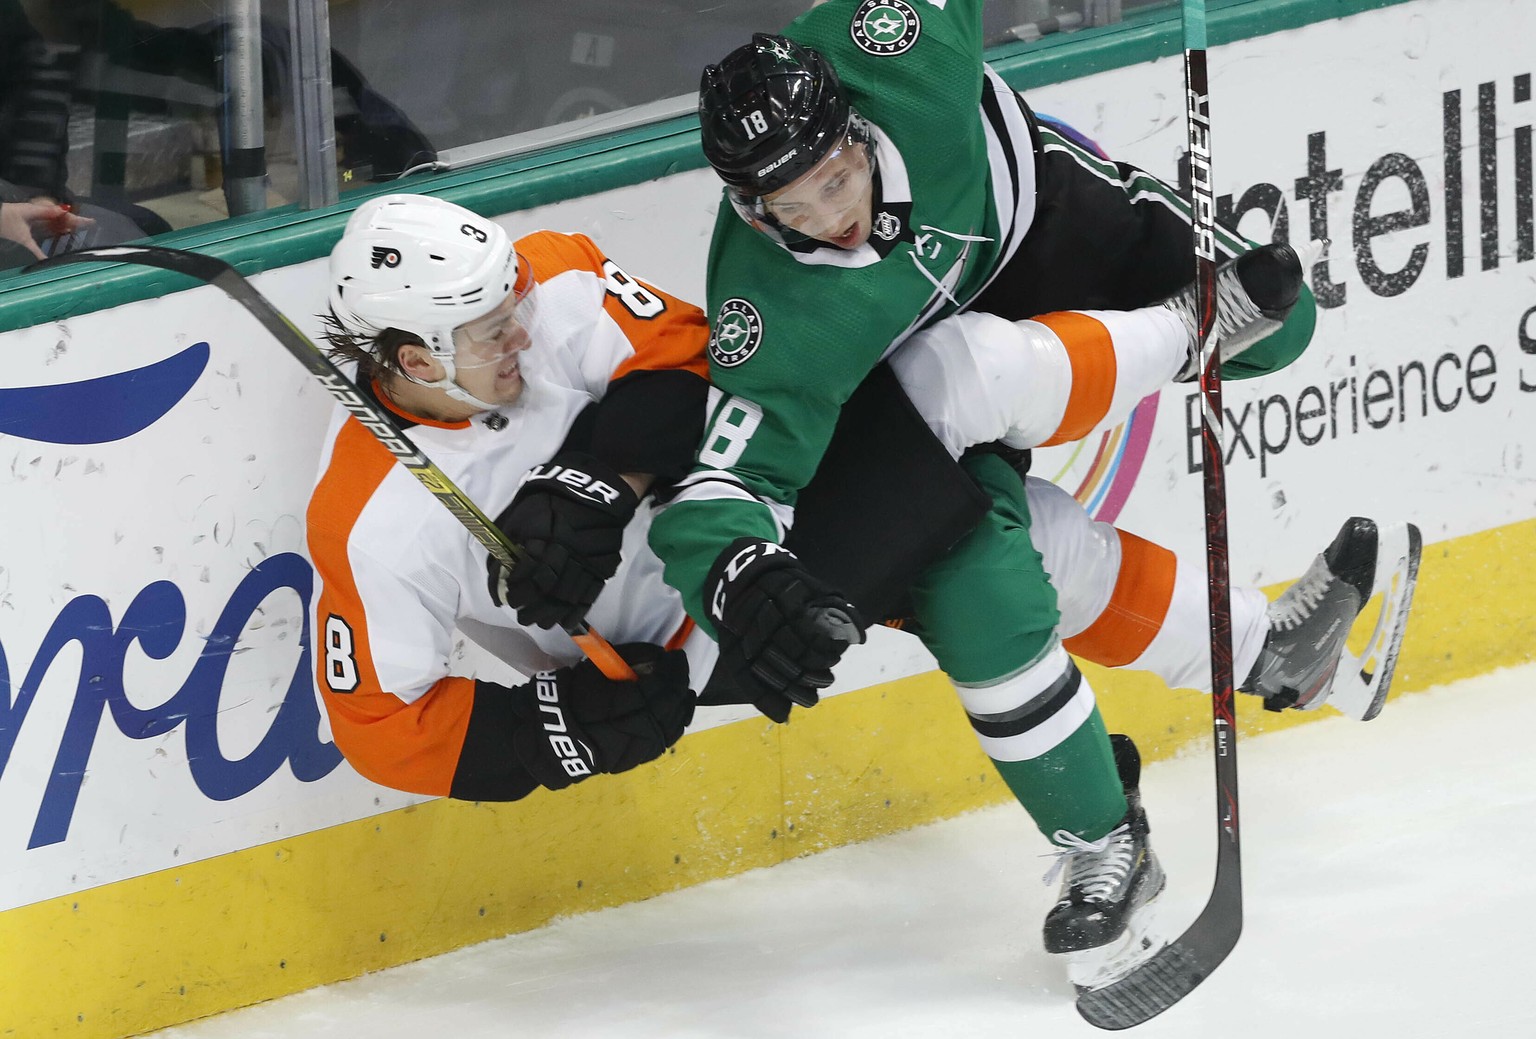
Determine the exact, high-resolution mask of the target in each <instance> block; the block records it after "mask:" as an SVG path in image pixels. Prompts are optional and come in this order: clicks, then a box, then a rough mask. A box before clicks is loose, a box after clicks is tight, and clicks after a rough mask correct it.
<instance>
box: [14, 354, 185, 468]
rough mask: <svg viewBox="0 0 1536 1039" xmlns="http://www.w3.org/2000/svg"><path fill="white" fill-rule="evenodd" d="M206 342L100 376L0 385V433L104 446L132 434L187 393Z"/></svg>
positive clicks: (46, 441) (45, 441)
mask: <svg viewBox="0 0 1536 1039" xmlns="http://www.w3.org/2000/svg"><path fill="white" fill-rule="evenodd" d="M208 354H209V351H208V344H207V343H194V344H192V345H191V346H189V347H187V348H186V349H185V350H183V351H181V353H179V354H174V355H173V356H171V357H167V358H166V359H165V360H163V361H156V362H155V363H154V364H151V365H146V366H145V367H143V368H135V369H133V370H131V371H126V372H118V373H117V374H115V375H104V376H102V377H101V378H99V379H86V380H84V381H82V382H70V383H64V384H62V385H58V386H22V387H16V388H12V389H5V388H0V435H9V436H14V437H23V438H25V439H27V440H39V441H42V442H44V443H49V444H106V443H110V442H111V441H113V440H123V439H126V438H127V437H131V436H133V435H134V434H135V433H137V432H139V430H141V429H144V428H145V427H147V426H149V425H150V424H152V423H154V422H155V421H156V420H158V419H159V418H160V417H161V416H162V415H164V414H165V413H166V412H168V411H170V410H171V409H172V408H174V407H175V406H176V403H177V401H179V400H181V398H183V397H185V396H186V395H187V391H188V390H190V389H191V388H192V384H193V383H195V382H197V379H198V377H199V376H200V375H202V374H203V369H204V368H206V367H208Z"/></svg>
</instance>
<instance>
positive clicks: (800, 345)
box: [651, 0, 1035, 631]
mask: <svg viewBox="0 0 1536 1039" xmlns="http://www.w3.org/2000/svg"><path fill="white" fill-rule="evenodd" d="M981 9H982V3H981V0H862V2H861V0H831V2H829V3H826V4H823V5H821V6H820V7H817V8H814V9H813V10H811V11H809V12H807V13H806V14H804V15H802V16H801V17H800V18H799V19H797V20H796V21H795V22H794V23H792V24H791V25H790V27H789V28H788V29H786V30H785V35H788V36H790V37H792V38H794V39H796V40H797V41H799V42H800V43H802V44H804V45H807V46H810V47H813V48H815V49H816V50H818V51H820V52H821V53H822V54H823V55H824V56H825V57H826V58H827V59H828V60H829V61H830V62H831V63H832V65H833V67H834V68H836V69H837V71H838V75H839V77H840V78H841V80H842V82H843V86H844V89H845V90H846V91H847V93H848V95H849V100H850V102H851V103H852V105H853V107H854V108H855V109H856V110H857V111H858V113H859V114H860V115H862V116H863V117H864V118H865V119H867V120H869V122H870V123H872V124H873V127H874V139H875V148H876V154H877V163H878V179H877V181H876V198H875V207H874V220H873V226H874V233H873V234H872V235H871V236H870V240H869V242H868V243H866V244H865V245H863V246H861V247H860V248H859V249H857V250H853V251H845V250H841V249H838V248H836V247H834V246H830V245H822V244H819V243H815V242H810V243H805V244H802V245H797V246H785V245H784V244H782V243H780V242H778V241H776V240H774V239H772V238H770V237H769V236H768V235H766V234H764V233H762V232H761V231H758V230H754V229H753V228H752V227H750V226H748V225H747V224H746V223H745V222H744V221H742V220H741V219H740V218H739V217H738V216H737V215H736V213H735V212H734V211H733V210H732V208H731V207H730V205H729V204H728V203H722V204H721V206H720V212H719V215H718V217H717V220H716V224H715V230H714V238H713V241H712V244H711V248H710V256H709V267H708V280H709V289H708V292H709V310H710V312H711V313H713V314H714V315H715V320H714V334H713V336H712V338H711V341H710V374H711V379H712V381H713V383H714V385H715V392H714V393H713V394H712V396H711V403H710V410H709V415H708V419H707V426H706V429H707V432H706V435H705V439H704V442H703V444H702V446H701V449H700V452H699V456H698V465H697V467H696V468H695V470H694V471H693V473H692V474H690V476H689V477H688V478H687V479H686V480H685V481H684V482H683V484H682V486H681V489H680V492H679V494H678V496H677V498H676V499H675V501H674V503H673V504H672V505H671V506H670V507H669V508H668V509H667V510H666V511H665V512H663V513H662V515H661V516H660V517H658V519H657V522H656V524H655V526H654V527H653V529H652V536H651V543H652V546H653V547H654V548H655V550H656V552H657V554H658V555H659V556H661V558H662V559H663V560H664V561H665V562H666V563H667V579H668V582H669V583H670V584H672V585H673V586H674V587H675V588H678V589H679V590H680V591H681V592H682V594H683V597H684V601H685V603H686V604H687V606H688V609H689V612H690V613H691V614H693V616H694V617H695V618H696V619H698V620H700V621H701V622H702V623H704V624H705V625H706V627H707V628H708V629H709V630H711V631H713V625H712V623H711V622H712V618H709V617H708V616H707V614H706V613H705V611H704V610H703V608H702V607H703V603H702V600H701V596H702V593H703V583H704V579H705V576H706V574H707V572H708V570H709V567H710V565H711V564H712V563H713V562H714V560H715V557H716V556H717V555H718V554H719V552H720V551H721V550H722V549H723V548H724V547H725V546H726V545H728V544H729V543H730V542H731V541H732V540H734V539H735V538H737V537H742V536H753V537H762V538H766V539H769V540H772V541H782V540H783V537H784V534H785V532H786V528H787V526H788V524H789V523H790V522H792V518H793V506H794V502H795V496H796V494H797V492H798V491H799V490H800V489H801V488H802V487H804V486H805V485H806V484H807V483H808V482H809V481H810V479H811V476H812V475H813V474H814V472H815V470H816V466H817V464H818V462H819V461H820V459H821V457H822V455H823V453H824V451H825V450H826V447H827V443H828V441H829V440H830V438H831V435H832V431H833V428H834V426H835V424H836V421H837V417H838V413H839V410H840V409H841V408H842V405H843V403H844V402H845V401H846V400H847V399H848V397H849V395H850V394H852V393H853V391H854V389H855V388H856V387H857V386H858V385H859V383H860V382H861V381H862V380H863V379H864V378H865V376H867V375H868V374H869V372H870V370H871V369H872V368H873V367H874V366H875V365H876V364H877V363H878V362H879V361H880V359H881V358H882V357H883V356H885V355H886V354H887V353H888V352H889V351H890V350H892V349H893V348H894V347H895V346H896V345H898V344H899V343H900V342H902V340H903V339H905V338H906V337H907V336H908V335H909V334H911V333H912V332H914V331H916V330H918V329H920V328H924V327H927V326H928V325H930V324H932V323H933V322H935V321H937V320H939V319H941V318H944V317H946V316H948V315H950V314H953V313H955V311H956V310H957V309H959V307H960V306H961V305H963V304H965V303H968V302H969V301H970V300H972V299H973V298H974V297H975V296H976V295H977V294H978V293H979V292H980V291H981V289H982V288H983V287H984V286H985V285H986V283H987V282H988V280H989V279H990V278H991V276H992V274H993V273H994V272H995V271H996V270H997V269H998V267H999V266H1001V264H1002V263H1004V262H1005V261H1006V259H1007V258H1008V257H1009V256H1010V255H1011V254H1012V251H1013V249H1014V248H1015V247H1016V245H1017V242H1018V240H1019V238H1020V237H1022V236H1023V234H1024V232H1025V231H1027V230H1028V225H1029V221H1030V219H1031V218H1032V215H1033V208H1034V169H1035V166H1034V162H1035V159H1034V152H1035V146H1034V142H1033V140H1032V138H1033V130H1032V118H1031V117H1030V116H1029V115H1028V113H1027V110H1026V109H1025V108H1024V106H1023V104H1022V102H1021V101H1020V99H1019V98H1018V96H1017V95H1016V94H1014V93H1013V91H1011V90H1010V89H1009V88H1008V87H1007V85H1006V84H1004V83H1003V82H1002V80H1001V79H999V78H998V77H997V76H996V75H995V74H993V73H991V72H990V70H987V69H985V67H984V66H983V64H982V60H981V51H982V32H981Z"/></svg>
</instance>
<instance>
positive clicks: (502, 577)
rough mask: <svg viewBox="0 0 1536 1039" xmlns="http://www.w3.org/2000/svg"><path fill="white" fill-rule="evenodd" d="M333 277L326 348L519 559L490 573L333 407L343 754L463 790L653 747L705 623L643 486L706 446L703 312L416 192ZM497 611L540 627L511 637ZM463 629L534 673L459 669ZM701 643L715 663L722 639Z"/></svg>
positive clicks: (321, 535)
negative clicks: (570, 620) (613, 658)
mask: <svg viewBox="0 0 1536 1039" xmlns="http://www.w3.org/2000/svg"><path fill="white" fill-rule="evenodd" d="M330 265H331V267H330V269H331V296H330V302H331V314H330V319H329V325H330V327H329V334H328V338H329V339H330V342H331V344H332V346H333V350H334V352H335V353H336V354H338V355H339V356H340V357H344V358H347V359H350V360H352V361H354V362H356V363H357V364H358V365H359V371H358V378H357V382H358V384H359V389H360V390H361V391H362V392H364V393H365V394H369V395H372V396H374V397H375V398H376V400H377V401H378V403H380V404H382V405H383V406H384V407H386V408H388V409H389V410H390V411H392V412H393V413H394V414H395V416H396V417H397V418H398V420H399V421H400V423H401V425H403V426H404V427H405V430H406V433H407V435H408V436H409V437H410V438H411V440H412V441H413V443H415V444H416V445H417V446H418V447H419V448H420V449H421V450H423V451H424V452H426V453H427V454H428V456H429V457H430V458H431V459H432V460H433V462H434V463H435V464H436V465H437V466H438V467H439V468H441V469H442V470H443V472H444V473H445V474H446V475H447V476H448V477H449V478H450V479H451V480H452V481H453V482H454V483H455V484H456V485H457V486H458V487H459V488H461V489H462V490H463V491H464V492H465V493H466V494H468V495H469V496H470V498H471V499H472V500H474V501H475V502H476V503H478V504H479V505H481V506H482V507H483V508H484V510H485V511H486V512H487V514H488V515H492V516H496V517H497V523H498V524H499V525H500V526H501V527H502V528H503V529H504V530H506V531H507V533H508V535H509V536H510V537H511V538H512V539H513V540H514V543H520V544H523V545H524V546H525V547H527V548H528V549H530V559H529V561H528V565H525V566H519V567H518V569H517V571H515V572H514V573H511V574H508V573H505V572H502V571H500V568H496V569H495V570H493V575H494V576H493V578H492V580H491V581H490V582H489V583H488V580H487V556H486V552H485V550H484V548H483V547H481V546H480V545H479V544H478V543H477V542H475V541H474V539H473V538H472V537H471V536H470V535H469V533H468V532H467V531H466V530H465V529H464V528H463V527H462V526H461V525H460V524H459V523H458V521H457V520H456V519H454V517H453V516H452V515H451V514H450V513H448V511H447V510H445V509H443V508H442V507H441V505H440V504H439V503H438V502H437V501H436V500H435V499H434V498H433V496H432V495H431V494H430V493H428V492H427V491H426V490H425V489H424V488H423V487H422V486H421V485H420V484H419V483H418V482H417V481H416V480H415V479H414V478H412V477H411V476H410V475H409V474H408V473H407V472H406V471H405V470H404V469H403V468H402V467H400V466H398V465H397V464H395V462H394V459H393V456H392V455H391V454H390V453H389V452H388V451H387V450H385V449H384V447H383V446H382V445H381V444H380V443H379V442H378V441H377V440H376V439H375V437H374V436H373V434H371V433H370V432H368V431H367V430H366V429H365V428H363V426H362V425H361V424H360V423H359V422H358V421H357V420H356V419H355V418H351V417H348V416H346V415H345V414H344V413H342V412H340V411H338V413H337V417H336V419H335V420H334V421H333V424H332V429H331V436H330V444H329V447H328V448H327V450H326V452H325V454H324V456H323V458H322V463H321V473H320V478H319V482H318V484H317V486H316V489H315V492H314V495H313V498H312V500H311V503H310V507H309V511H308V540H309V548H310V554H311V556H312V558H313V561H314V564H315V568H316V572H317V574H318V575H319V577H320V580H321V587H320V589H319V592H318V594H317V596H316V597H315V606H314V610H315V618H314V630H315V631H316V632H317V633H318V638H319V642H320V644H321V646H322V647H323V652H321V653H319V654H317V658H318V659H317V668H318V681H319V688H320V691H321V694H322V700H323V702H324V705H325V707H326V710H327V714H328V716H329V718H330V722H331V728H332V732H333V734H334V738H335V740H336V744H337V746H338V748H340V750H341V751H342V753H343V754H344V755H345V756H346V758H347V760H348V761H349V762H350V763H351V764H352V765H353V766H354V767H355V768H356V769H357V770H358V771H359V772H361V773H362V774H363V775H365V776H367V777H369V778H371V779H374V780H375V781H377V782H379V783H382V784H385V785H388V786H391V787H396V788H399V789H404V790H410V791H415V792H419V793H426V794H441V795H449V796H453V797H458V798H466V799H474V800H515V799H517V798H520V797H523V796H526V795H527V794H528V793H530V792H531V791H532V790H533V789H534V788H535V787H536V786H543V787H547V788H550V789H560V788H563V787H565V786H568V785H570V784H571V783H573V782H577V781H580V780H583V779H586V778H587V777H589V776H591V775H593V774H597V773H612V772H621V771H624V770H626V769H629V768H633V767H634V766H635V765H638V764H640V763H642V762H645V761H648V760H651V759H652V758H655V757H656V756H658V755H660V754H661V753H663V752H664V751H665V750H666V748H667V747H668V746H670V745H671V744H672V743H674V742H676V740H677V739H678V737H679V736H681V734H682V732H683V729H684V727H685V726H686V724H687V723H688V721H689V720H690V719H691V718H692V716H693V710H694V694H693V693H692V692H691V691H690V688H689V685H690V682H689V667H688V662H687V660H686V658H685V656H684V653H683V652H682V651H681V650H680V648H679V647H680V646H681V645H682V643H683V641H684V640H685V639H686V638H687V635H688V632H689V631H690V630H691V627H692V626H691V624H689V623H688V621H687V618H686V616H685V614H684V612H683V609H682V605H681V603H680V602H679V600H678V597H677V595H676V594H675V593H674V592H672V591H671V590H670V589H669V588H667V586H666V585H665V584H664V583H663V582H662V580H661V573H660V568H659V566H658V564H657V563H656V561H655V557H654V556H652V555H651V554H650V553H649V552H648V551H645V550H644V545H645V533H646V530H647V528H648V526H649V513H650V507H649V505H645V504H642V496H644V495H645V493H646V492H647V490H648V489H649V487H650V484H651V482H652V481H653V480H654V479H656V478H657V477H662V478H666V477H667V476H668V474H669V472H670V473H671V475H673V476H675V475H676V472H675V471H681V469H682V468H684V467H686V465H687V462H688V458H689V456H690V455H691V450H692V446H693V442H694V441H695V440H696V438H697V430H698V420H697V415H698V414H699V412H700V410H701V409H702V404H703V399H704V393H705V391H706V387H705V382H704V379H703V378H702V374H701V373H702V371H703V365H702V362H701V356H700V350H699V349H698V345H697V344H698V343H699V342H701V341H702V337H703V335H704V326H703V319H702V316H701V315H700V314H699V312H698V310H697V309H696V308H694V307H691V306H689V305H687V304H684V303H682V302H681V301H678V300H674V299H673V298H672V297H670V296H668V295H667V294H666V293H664V292H662V291H660V290H659V289H655V288H653V287H651V286H648V285H644V284H642V283H640V282H638V281H635V280H633V279H631V278H629V277H628V275H626V274H625V273H624V272H623V271H622V270H621V269H620V268H619V267H618V266H617V265H616V264H614V263H613V262H612V261H611V260H609V259H608V258H607V257H605V256H604V255H602V253H601V252H599V251H598V249H597V248H596V247H595V246H594V245H593V244H592V243H591V242H590V241H589V240H587V239H586V238H584V237H581V236H574V235H561V234H556V233H553V232H548V231H541V232H537V233H535V234H532V235H529V236H527V237H525V238H522V239H519V240H518V241H517V242H515V243H514V242H512V241H510V240H509V239H508V236H507V234H506V232H505V231H504V230H503V229H502V228H501V227H500V226H499V225H497V224H496V223H495V222H494V221H490V220H486V219H484V218H483V217H480V216H478V215H476V214H474V213H471V212H470V211H468V210H465V209H462V208H461V207H459V206H455V205H452V204H450V203H447V202H443V201H440V200H438V199H434V198H429V197H425V196H386V197H383V198H376V199H372V200H370V201H368V202H366V203H364V204H363V205H362V206H361V207H359V209H358V210H357V212H356V213H354V214H353V216H352V218H351V220H350V221H349V222H348V225H347V229H346V232H345V233H344V235H343V237H342V239H341V241H340V242H339V243H338V244H337V246H336V248H335V249H334V250H333V252H332V254H331V260H330ZM674 470H675V471H674ZM621 556H622V559H621ZM571 557H574V558H575V561H574V562H570V559H571ZM567 563H569V565H567ZM555 581H558V582H561V583H562V585H561V587H552V586H551V582H555ZM605 584H606V587H604V585H605ZM599 588H601V589H602V591H601V594H597V590H598V589H599ZM546 592H554V593H559V594H563V595H567V596H571V595H574V596H576V597H578V598H580V599H582V600H583V602H584V604H585V605H589V606H590V607H591V608H590V612H589V613H588V614H587V615H588V617H589V618H590V620H591V621H592V623H593V626H594V627H595V628H597V629H598V630H599V631H601V632H603V633H604V634H605V635H607V636H608V637H609V638H610V639H611V640H612V641H614V642H615V643H616V646H617V648H618V650H619V651H620V653H621V655H623V656H624V657H625V658H626V659H627V660H628V661H629V662H630V663H631V664H632V665H635V668H636V670H637V671H638V672H640V674H639V678H638V681H636V682H615V681H609V680H608V679H606V678H604V677H603V676H602V675H601V674H600V673H599V672H598V671H597V669H596V668H595V667H594V665H592V664H591V663H588V662H583V661H581V660H580V653H579V651H578V650H577V649H576V646H575V644H574V643H573V642H572V641H571V639H570V638H569V637H568V636H566V635H565V634H564V633H563V632H561V631H559V630H558V629H556V630H550V629H549V627H548V626H550V625H555V624H559V623H564V622H565V621H566V620H567V618H566V617H564V616H562V614H561V607H560V606H558V605H556V606H551V605H550V603H551V602H553V601H554V600H552V599H551V598H550V597H549V596H547V595H546V594H545V593H546ZM594 598H595V602H593V599H594ZM508 605H510V606H512V607H522V608H524V610H525V614H526V615H527V616H529V617H531V618H532V619H533V620H534V621H535V622H536V623H531V624H518V623H515V622H514V620H513V615H512V612H511V610H509V609H508ZM541 625H543V626H541ZM456 632H462V633H464V634H465V635H467V636H469V637H470V638H472V639H473V640H475V641H476V642H478V643H480V644H481V645H482V646H484V647H485V648H486V649H487V650H489V651H491V652H492V653H493V654H495V655H496V656H498V657H499V658H501V659H502V660H504V661H505V662H507V663H508V664H510V665H511V666H512V667H514V668H515V669H516V670H518V671H520V672H522V673H523V674H525V675H531V676H533V678H532V679H531V680H530V681H528V682H526V683H524V684H521V685H517V686H514V687H507V686H502V685H498V684H496V683H493V682H489V681H477V680H475V679H473V678H469V677H463V676H459V675H454V674H451V673H450V657H451V655H452V653H453V649H454V639H455V638H456V637H457V636H456ZM693 648H694V649H695V650H696V651H697V652H699V653H702V654H704V657H701V658H700V659H701V664H702V666H703V669H704V671H705V673H707V670H708V661H707V656H708V655H709V654H710V653H711V651H712V646H711V645H710V644H709V642H708V640H707V639H703V638H696V639H694V647H693Z"/></svg>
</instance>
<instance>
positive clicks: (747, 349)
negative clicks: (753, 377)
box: [709, 296, 763, 368]
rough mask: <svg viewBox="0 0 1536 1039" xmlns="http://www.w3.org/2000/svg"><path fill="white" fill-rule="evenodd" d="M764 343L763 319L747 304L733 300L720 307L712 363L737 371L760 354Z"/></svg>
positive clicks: (711, 346)
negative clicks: (751, 358)
mask: <svg viewBox="0 0 1536 1039" xmlns="http://www.w3.org/2000/svg"><path fill="white" fill-rule="evenodd" d="M762 341H763V318H762V315H761V314H759V313H758V312H757V308H756V307H754V306H753V305H752V304H751V303H750V302H748V301H747V300H744V299H742V298H741V297H739V296H735V297H732V298H731V299H728V300H726V301H725V302H724V303H722V304H720V313H719V315H718V316H717V317H716V318H715V331H714V334H713V335H711V336H710V337H709V357H710V360H712V361H714V362H715V363H716V364H718V365H720V367H722V368H734V367H736V366H737V365H738V364H740V363H741V362H743V361H745V360H746V359H747V358H748V357H751V356H752V355H753V354H755V353H756V352H757V347H758V344H759V343H761V342H762Z"/></svg>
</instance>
